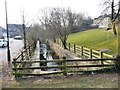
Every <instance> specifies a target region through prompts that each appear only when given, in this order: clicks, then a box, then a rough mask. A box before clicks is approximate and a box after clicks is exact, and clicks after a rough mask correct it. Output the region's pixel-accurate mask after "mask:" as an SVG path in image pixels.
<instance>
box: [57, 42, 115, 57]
mask: <svg viewBox="0 0 120 90" xmlns="http://www.w3.org/2000/svg"><path fill="white" fill-rule="evenodd" d="M57 44H59V45H60V46H63V45H62V43H61V42H60V40H59V41H57ZM66 45H67V49H68V50H69V51H72V52H74V53H76V54H78V55H79V56H80V57H85V58H114V56H113V55H109V54H106V53H105V52H102V51H97V50H93V49H89V48H86V47H83V46H80V45H76V44H71V43H67V44H66Z"/></svg>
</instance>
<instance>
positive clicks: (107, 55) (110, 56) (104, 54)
mask: <svg viewBox="0 0 120 90" xmlns="http://www.w3.org/2000/svg"><path fill="white" fill-rule="evenodd" d="M104 56H106V57H109V58H113V56H112V55H109V54H106V53H103V57H104Z"/></svg>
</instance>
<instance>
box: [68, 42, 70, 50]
mask: <svg viewBox="0 0 120 90" xmlns="http://www.w3.org/2000/svg"><path fill="white" fill-rule="evenodd" d="M68 48H69V51H70V43H69V44H68Z"/></svg>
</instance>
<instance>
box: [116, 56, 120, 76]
mask: <svg viewBox="0 0 120 90" xmlns="http://www.w3.org/2000/svg"><path fill="white" fill-rule="evenodd" d="M115 67H116V69H117V73H118V74H120V56H119V55H117V57H116V61H115Z"/></svg>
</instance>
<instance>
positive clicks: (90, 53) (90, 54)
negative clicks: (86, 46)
mask: <svg viewBox="0 0 120 90" xmlns="http://www.w3.org/2000/svg"><path fill="white" fill-rule="evenodd" d="M89 58H90V59H92V49H90V57H89Z"/></svg>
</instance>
